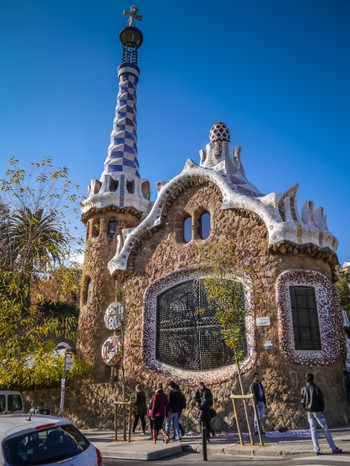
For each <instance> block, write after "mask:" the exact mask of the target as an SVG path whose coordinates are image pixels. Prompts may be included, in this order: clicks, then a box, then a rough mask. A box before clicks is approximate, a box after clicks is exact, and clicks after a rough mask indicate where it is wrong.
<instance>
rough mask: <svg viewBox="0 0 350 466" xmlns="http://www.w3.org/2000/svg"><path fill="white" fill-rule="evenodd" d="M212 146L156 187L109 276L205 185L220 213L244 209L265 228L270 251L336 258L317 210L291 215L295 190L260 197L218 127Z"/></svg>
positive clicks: (127, 234)
mask: <svg viewBox="0 0 350 466" xmlns="http://www.w3.org/2000/svg"><path fill="white" fill-rule="evenodd" d="M211 134H212V142H210V143H209V144H208V145H207V147H206V149H207V150H206V152H205V151H201V152H200V155H201V163H200V165H197V164H196V163H195V162H193V161H192V160H190V159H189V160H187V162H186V164H185V166H184V169H183V171H182V172H181V173H180V174H179V175H178V176H176V177H175V178H173V179H172V180H171V181H169V182H168V183H165V182H162V183H158V189H159V192H158V197H157V200H156V201H155V203H154V205H153V207H152V209H151V210H150V212H149V214H148V215H147V216H146V217H145V219H144V220H143V221H142V222H141V223H140V224H139V225H138V226H137V227H136V228H134V229H129V230H128V231H127V232H123V236H122V237H121V239H120V245H121V249H120V250H118V252H117V253H116V254H115V256H114V257H113V258H112V260H111V261H110V262H109V263H108V268H109V271H110V273H111V274H113V273H114V272H115V271H116V270H117V269H121V270H126V269H127V268H128V261H129V258H130V255H131V254H132V252H133V250H134V249H135V248H138V247H140V243H141V242H142V241H143V239H144V238H147V237H148V236H149V234H151V232H152V231H154V230H155V229H157V228H159V226H160V225H161V224H162V223H163V222H164V221H165V218H166V216H167V209H166V206H167V205H168V204H169V203H173V202H174V200H175V199H176V198H177V197H179V196H181V193H182V192H183V190H184V189H186V187H187V186H193V185H194V184H195V183H198V184H199V183H203V182H208V181H209V182H211V183H213V184H215V185H216V186H218V188H219V189H220V191H221V193H222V199H223V203H222V209H245V210H248V211H251V212H254V213H255V214H257V215H258V216H259V217H260V218H261V219H262V220H263V222H264V223H265V225H266V229H267V231H268V235H269V245H270V247H275V246H276V247H277V248H278V247H279V245H281V244H288V245H289V244H291V245H294V246H295V247H297V248H302V247H304V248H305V247H307V248H311V249H312V248H313V249H312V250H313V251H315V252H316V253H317V252H318V251H323V252H324V253H325V254H329V253H330V254H331V255H332V254H334V256H335V253H336V250H337V247H338V240H337V239H336V238H335V237H334V236H333V235H332V234H331V233H330V232H329V231H328V227H327V222H326V215H325V214H324V212H323V208H322V207H318V208H317V209H314V206H313V203H312V202H311V201H306V202H305V203H304V204H303V206H302V209H301V215H299V212H298V210H297V199H296V192H297V185H295V186H293V187H292V188H290V189H289V190H287V191H285V192H284V193H282V194H276V193H270V194H268V195H266V196H264V195H262V194H261V193H260V192H259V191H258V190H257V188H255V187H254V186H253V185H252V184H251V183H250V182H249V181H248V180H247V178H246V176H245V171H244V168H243V165H242V162H241V158H240V148H236V149H235V151H234V155H233V157H232V156H231V155H230V150H231V149H230V147H231V146H230V142H229V140H227V139H228V138H229V131H228V128H227V131H226V129H225V128H224V126H223V123H221V122H219V123H217V124H216V125H214V126H213V128H212V130H211Z"/></svg>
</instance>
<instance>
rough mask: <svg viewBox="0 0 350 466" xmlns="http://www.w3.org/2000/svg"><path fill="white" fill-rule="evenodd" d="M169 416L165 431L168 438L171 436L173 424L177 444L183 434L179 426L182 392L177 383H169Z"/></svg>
mask: <svg viewBox="0 0 350 466" xmlns="http://www.w3.org/2000/svg"><path fill="white" fill-rule="evenodd" d="M168 387H169V390H170V391H169V395H168V401H169V414H168V418H167V421H166V424H165V431H166V434H167V436H168V437H169V435H170V428H171V424H172V423H173V428H174V436H175V442H176V441H177V440H181V433H180V429H179V425H178V417H179V412H180V411H181V410H182V397H181V395H180V391H179V390H177V388H176V384H175V382H173V381H171V382H169V385H168Z"/></svg>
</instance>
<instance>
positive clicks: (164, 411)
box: [150, 383, 169, 443]
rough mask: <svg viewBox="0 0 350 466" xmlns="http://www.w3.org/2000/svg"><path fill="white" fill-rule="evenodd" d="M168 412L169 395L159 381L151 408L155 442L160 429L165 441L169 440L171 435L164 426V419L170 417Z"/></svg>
mask: <svg viewBox="0 0 350 466" xmlns="http://www.w3.org/2000/svg"><path fill="white" fill-rule="evenodd" d="M168 413H169V403H168V397H167V396H166V394H165V393H164V391H163V385H162V384H161V383H159V384H158V385H157V390H156V392H155V394H154V396H153V400H152V407H151V410H150V417H151V426H152V427H151V429H152V440H153V443H157V438H158V433H159V431H161V432H162V434H163V437H164V442H165V443H168V442H169V437H168V435H167V433H166V431H165V429H164V428H163V423H164V419H165V418H167V417H168Z"/></svg>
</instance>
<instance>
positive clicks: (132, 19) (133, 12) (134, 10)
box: [123, 5, 142, 26]
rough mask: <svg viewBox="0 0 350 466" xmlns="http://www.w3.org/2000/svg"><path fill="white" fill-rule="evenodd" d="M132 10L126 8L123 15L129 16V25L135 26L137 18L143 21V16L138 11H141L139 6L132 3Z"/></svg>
mask: <svg viewBox="0 0 350 466" xmlns="http://www.w3.org/2000/svg"><path fill="white" fill-rule="evenodd" d="M130 10H131V11H127V10H124V11H123V15H124V16H129V19H128V24H129V26H134V22H135V19H138V20H139V21H142V16H141V15H138V14H137V12H138V11H139V9H138V8H137V6H135V5H131V7H130Z"/></svg>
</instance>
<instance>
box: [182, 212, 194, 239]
mask: <svg viewBox="0 0 350 466" xmlns="http://www.w3.org/2000/svg"><path fill="white" fill-rule="evenodd" d="M191 239H192V217H191V216H190V215H189V216H188V217H185V218H184V221H183V240H184V242H185V243H189V242H190V241H191Z"/></svg>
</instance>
